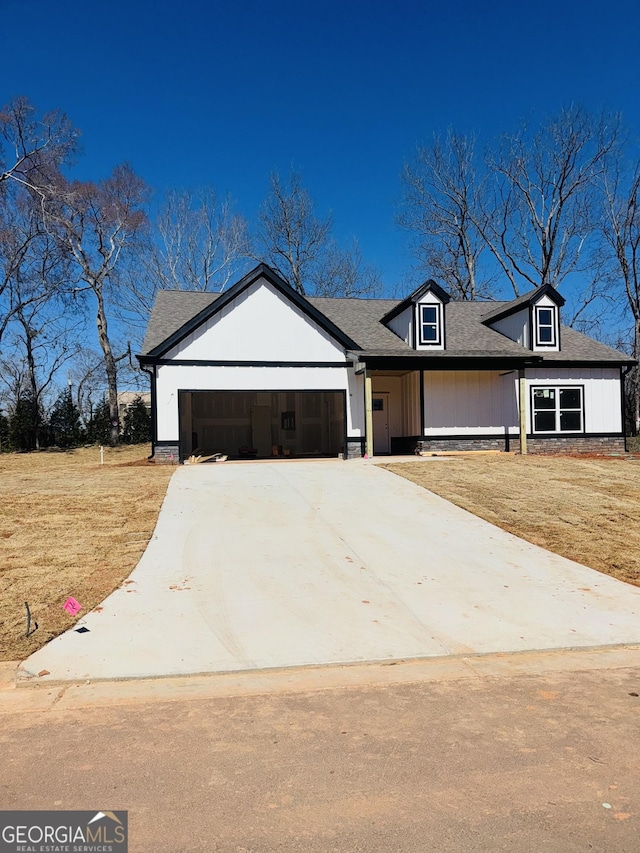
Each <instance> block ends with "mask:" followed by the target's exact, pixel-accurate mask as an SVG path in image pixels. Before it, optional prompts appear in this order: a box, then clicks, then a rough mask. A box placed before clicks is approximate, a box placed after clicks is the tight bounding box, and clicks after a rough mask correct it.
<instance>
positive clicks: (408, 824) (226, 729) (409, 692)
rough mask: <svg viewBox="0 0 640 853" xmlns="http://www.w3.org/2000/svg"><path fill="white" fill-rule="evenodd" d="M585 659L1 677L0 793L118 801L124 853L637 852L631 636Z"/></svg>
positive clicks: (84, 805)
mask: <svg viewBox="0 0 640 853" xmlns="http://www.w3.org/2000/svg"><path fill="white" fill-rule="evenodd" d="M602 654H603V655H604V656H605V657H604V658H603V659H602V661H600V662H598V654H597V653H587V652H580V653H573V658H571V656H569V657H568V658H567V656H566V655H565V656H564V657H563V656H561V655H556V656H555V658H553V660H554V661H555V663H554V664H553V665H552V666H546V667H544V666H543V667H541V666H540V662H541V658H540V657H538V659H537V660H536V659H535V658H534V659H532V660H527V659H526V656H520V658H519V659H518V657H517V656H516V657H514V658H512V659H509V658H505V656H498V657H496V658H495V659H494V660H493V662H492V661H491V660H490V659H484V661H482V665H483V666H484V670H482V667H481V668H480V670H477V667H476V664H475V662H474V660H473V659H470V661H468V662H467V663H466V664H465V663H464V662H458V669H452V668H451V667H452V666H453V663H452V662H443V663H440V664H438V663H437V662H431V664H419V665H418V664H398V665H397V666H394V667H386V668H383V667H377V668H374V669H369V670H367V668H364V667H362V668H361V667H353V668H347V669H346V670H345V669H344V668H342V669H336V670H334V671H332V670H330V669H323V670H317V671H316V672H315V674H314V671H309V670H307V671H304V672H303V671H300V670H299V671H295V672H290V673H280V674H279V675H278V674H271V675H268V676H266V681H261V680H260V679H261V678H262V676H260V675H259V674H256V673H252V674H248V675H247V674H245V675H242V676H237V677H235V676H234V677H231V676H220V677H217V678H216V677H211V678H209V680H204V679H203V680H200V681H197V680H196V681H189V680H188V679H186V680H175V681H171V680H165V681H159V682H149V683H147V685H146V687H145V686H144V685H142V684H141V683H138V684H137V685H136V684H134V686H133V687H130V686H128V685H126V684H123V685H113V684H111V685H109V684H102V685H99V684H98V685H90V686H86V687H84V688H76V692H75V693H73V691H71V692H70V691H69V690H68V688H61V689H60V691H59V692H56V690H55V689H54V688H51V689H50V690H44V691H41V690H37V689H33V688H19V689H17V690H14V691H11V690H10V689H6V690H5V691H4V694H2V693H0V714H1V716H0V752H1V754H2V758H3V760H2V763H1V764H0V806H1V808H3V809H7V808H15V809H35V808H60V809H66V808H68V809H71V808H77V809H101V810H104V809H128V810H129V827H130V839H131V840H130V850H131V851H133V853H138V851H140V853H141V851H154V853H183V851H184V853H187V851H189V853H193V851H207V853H212V851H216V853H248V851H251V853H275V851H278V853H294V851H295V853H320V851H322V853H329V851H332V852H333V851H339V853H355V851H362V853H391V851H403V853H413V852H414V851H415V853H428V851H434V853H448V851H456V853H466V851H502V850H505V851H506V850H508V851H510V853H520V852H521V853H531V851H541V850H550V851H554V853H572V851H576V853H577V851H581V853H582V851H585V850H592V851H602V853H627V851H628V853H637V850H638V838H639V837H640V769H639V762H638V753H639V749H638V747H639V746H640V742H639V740H640V738H639V732H640V725H639V723H640V697H639V696H638V695H637V694H638V693H640V666H629V663H630V662H631V661H633V660H637V655H638V651H637V650H622V651H621V652H619V653H615V652H612V651H611V650H609V651H607V652H603V653H602ZM552 657H553V656H552ZM548 660H549V657H548V656H547V661H548ZM529 664H531V665H529ZM429 666H430V667H431V669H429V668H428V667H429ZM465 666H467V667H468V672H467V674H466V675H465V673H464V668H465ZM420 667H423V669H420ZM438 667H439V668H438ZM541 669H542V670H545V669H546V671H544V672H543V673H542V674H535V672H536V670H541ZM332 673H333V676H332ZM233 678H236V681H233ZM220 679H222V680H220ZM224 679H227V681H225V680H224ZM230 679H231V680H230ZM238 679H239V680H238ZM252 679H253V681H252ZM269 679H271V682H270V683H269ZM278 679H279V681H278ZM368 682H369V683H368ZM132 691H133V692H132Z"/></svg>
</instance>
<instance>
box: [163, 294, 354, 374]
mask: <svg viewBox="0 0 640 853" xmlns="http://www.w3.org/2000/svg"><path fill="white" fill-rule="evenodd" d="M163 358H165V359H202V360H210V361H211V360H214V361H217V360H225V361H341V360H344V358H345V351H344V348H343V347H342V346H341V345H340V344H339V343H338V342H337V341H335V340H334V339H333V338H332V337H331V336H330V335H329V334H328V333H327V332H325V331H324V329H321V328H320V327H319V326H317V325H316V323H315V322H314V321H313V320H312V319H311V318H310V317H308V316H307V315H306V314H305V313H304V312H303V311H301V310H300V309H299V308H298V307H297V306H296V305H294V304H293V303H292V302H291V301H290V300H288V299H287V298H286V297H285V296H283V295H282V294H281V293H280V292H279V291H278V290H277V289H276V288H275V287H274V286H273V285H272V284H270V282H268V281H266V279H264V278H260V279H258V280H257V281H256V282H254V283H253V284H252V285H251V287H248V288H247V289H246V290H244V291H243V292H242V293H240V294H239V295H238V296H237V297H236V298H235V299H234V300H233V301H232V302H230V303H229V304H228V305H226V306H225V307H224V308H222V309H221V310H220V311H219V312H218V313H217V314H214V315H213V317H211V318H210V319H209V320H207V321H206V322H205V323H203V324H202V325H201V326H199V327H198V328H197V329H195V330H194V331H193V332H191V334H190V335H187V337H185V338H184V339H183V340H181V341H180V342H179V343H178V344H176V345H175V346H174V347H173V348H172V349H170V350H169V351H168V352H167V353H166V354H165V355H164V356H163Z"/></svg>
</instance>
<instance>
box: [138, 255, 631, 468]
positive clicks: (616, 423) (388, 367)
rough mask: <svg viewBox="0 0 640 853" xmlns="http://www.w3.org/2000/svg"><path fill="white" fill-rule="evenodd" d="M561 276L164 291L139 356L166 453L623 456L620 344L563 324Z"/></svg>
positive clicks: (250, 278) (268, 275)
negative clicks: (498, 296)
mask: <svg viewBox="0 0 640 853" xmlns="http://www.w3.org/2000/svg"><path fill="white" fill-rule="evenodd" d="M563 304H564V300H563V298H562V296H561V295H560V294H559V293H558V292H557V291H556V290H554V289H553V288H552V287H550V286H544V287H541V288H538V289H537V290H535V291H532V292H530V293H527V294H525V295H524V296H521V297H519V298H518V299H514V300H513V301H511V302H455V301H453V300H451V299H450V297H449V296H448V294H447V293H446V292H445V291H444V290H443V289H442V288H441V287H440V286H439V285H438V284H436V283H435V282H434V281H427V282H426V283H425V284H423V285H422V286H421V287H419V288H418V289H417V290H415V291H414V292H413V293H412V294H411V295H410V296H408V297H407V298H406V299H404V300H402V301H397V300H392V299H336V298H328V297H326V298H323V297H307V298H305V297H303V296H301V295H300V294H299V293H297V292H296V291H295V290H293V289H292V288H291V287H290V286H289V285H288V284H287V283H286V282H285V281H284V280H283V279H282V278H281V277H280V276H279V275H278V274H277V273H275V272H274V271H273V270H272V269H271V268H270V267H268V266H266V265H265V264H260V265H259V266H257V267H256V268H255V269H254V270H252V272H250V273H248V275H246V276H244V278H242V279H241V280H240V281H239V282H237V284H235V285H234V286H233V287H231V288H230V289H229V290H227V291H226V292H224V293H222V294H211V293H200V292H198V293H196V292H185V291H160V292H159V293H158V297H157V300H156V303H155V305H154V308H153V312H152V314H151V318H150V320H149V326H148V328H147V333H146V336H145V340H144V344H143V348H142V353H141V354H140V355H139V356H138V359H139V361H140V364H141V366H142V367H143V368H144V369H145V370H146V371H147V372H148V373H149V374H150V377H151V400H152V415H153V452H154V458H155V459H156V460H157V461H170V460H171V461H181V460H184V459H186V458H188V457H189V456H190V455H191V454H192V453H196V452H197V453H200V454H208V453H214V452H220V453H224V454H226V455H228V456H230V457H231V458H233V457H249V458H252V457H258V458H260V457H271V456H320V455H327V456H337V455H339V454H343V455H344V458H351V457H355V456H362V455H364V454H365V453H366V454H368V455H371V454H388V453H412V452H415V451H419V450H432V451H445V450H467V449H483V450H484V449H496V450H510V449H511V450H520V451H522V452H529V453H545V452H554V451H555V452H557V451H567V452H580V451H584V452H609V451H623V450H624V447H625V441H624V432H623V430H624V417H623V393H622V382H623V379H622V377H623V372H624V370H625V369H626V368H627V367H628V366H629V365H630V364H632V362H631V360H630V359H629V358H628V357H626V356H624V355H623V354H621V353H619V352H617V351H616V350H613V349H611V348H610V347H607V346H605V345H604V344H601V343H599V342H597V341H595V340H592V339H591V338H589V337H586V336H585V335H582V334H580V333H579V332H576V331H574V330H573V329H570V328H567V327H565V326H562V324H561V317H560V315H561V310H562V306H563Z"/></svg>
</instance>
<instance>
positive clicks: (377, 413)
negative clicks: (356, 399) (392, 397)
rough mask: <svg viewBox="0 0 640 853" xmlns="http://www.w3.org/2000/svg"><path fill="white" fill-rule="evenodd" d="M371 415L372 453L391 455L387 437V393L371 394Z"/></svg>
mask: <svg viewBox="0 0 640 853" xmlns="http://www.w3.org/2000/svg"><path fill="white" fill-rule="evenodd" d="M371 404H372V410H373V411H372V414H373V452H374V454H377V453H391V439H390V437H389V393H388V392H385V391H381V392H379V393H375V392H374V394H373V398H372V400H371Z"/></svg>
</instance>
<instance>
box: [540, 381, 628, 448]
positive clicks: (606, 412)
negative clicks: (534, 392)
mask: <svg viewBox="0 0 640 853" xmlns="http://www.w3.org/2000/svg"><path fill="white" fill-rule="evenodd" d="M525 378H526V380H527V432H531V413H530V401H531V392H530V390H529V388H530V386H531V385H545V384H546V385H583V386H584V430H585V432H605V433H612V432H622V399H621V396H620V395H621V388H620V371H619V370H618V368H616V367H602V368H593V367H591V368H589V367H537V368H535V369H530V370H527V371H526V373H525Z"/></svg>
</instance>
